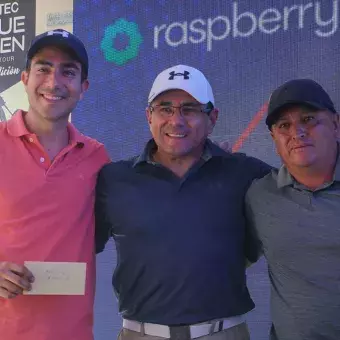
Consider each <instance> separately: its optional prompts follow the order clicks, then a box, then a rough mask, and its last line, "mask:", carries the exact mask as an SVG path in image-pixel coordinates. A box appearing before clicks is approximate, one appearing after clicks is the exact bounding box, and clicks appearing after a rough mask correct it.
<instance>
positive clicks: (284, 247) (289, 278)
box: [246, 159, 340, 340]
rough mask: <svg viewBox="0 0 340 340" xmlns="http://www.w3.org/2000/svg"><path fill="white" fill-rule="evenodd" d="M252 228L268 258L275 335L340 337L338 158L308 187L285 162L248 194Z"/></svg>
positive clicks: (292, 339) (285, 339)
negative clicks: (326, 176)
mask: <svg viewBox="0 0 340 340" xmlns="http://www.w3.org/2000/svg"><path fill="white" fill-rule="evenodd" d="M246 207H247V216H248V219H249V225H250V230H252V229H251V226H252V228H253V231H254V234H255V235H257V237H258V242H259V243H258V245H259V247H262V250H263V253H264V255H265V257H266V259H267V261H268V271H269V277H270V281H271V314H272V329H271V339H273V340H305V339H308V340H321V339H327V340H339V339H340V265H339V264H340V213H339V211H340V160H339V159H338V160H337V164H336V168H335V173H334V180H333V181H332V182H331V183H327V184H325V185H323V186H322V187H320V188H318V189H317V190H314V191H311V190H309V189H308V188H306V187H305V186H303V185H301V184H299V183H298V182H296V181H295V179H294V178H293V177H292V176H291V175H290V174H289V172H288V171H287V169H286V167H285V166H282V167H281V168H280V169H279V170H273V172H272V173H271V174H269V175H267V176H265V177H264V178H262V179H259V180H255V181H254V183H253V184H252V185H251V187H250V189H249V191H248V193H247V196H246Z"/></svg>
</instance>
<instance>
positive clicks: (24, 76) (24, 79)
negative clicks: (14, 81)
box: [21, 70, 29, 87]
mask: <svg viewBox="0 0 340 340" xmlns="http://www.w3.org/2000/svg"><path fill="white" fill-rule="evenodd" d="M28 77H29V71H27V70H25V71H22V72H21V81H22V82H23V84H24V86H25V87H26V86H27V83H28Z"/></svg>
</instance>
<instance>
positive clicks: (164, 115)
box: [146, 90, 218, 158]
mask: <svg viewBox="0 0 340 340" xmlns="http://www.w3.org/2000/svg"><path fill="white" fill-rule="evenodd" d="M150 107H151V109H150ZM150 107H149V108H147V110H146V114H147V119H148V122H149V125H150V130H151V133H152V136H153V138H154V140H155V142H156V144H157V146H158V151H157V152H158V153H160V154H162V155H164V156H166V157H173V158H181V157H187V156H189V157H190V156H194V155H197V154H200V153H201V151H202V150H203V145H204V143H205V141H206V138H207V136H208V135H209V134H210V133H211V132H212V131H213V128H214V125H215V123H216V120H217V113H218V111H217V110H216V109H213V110H212V111H211V112H210V113H206V112H202V108H204V107H205V106H204V105H202V104H200V103H199V102H198V101H197V100H196V99H195V98H193V97H192V96H191V95H190V94H188V93H187V92H185V91H182V90H170V91H166V92H163V93H161V94H160V95H159V96H157V97H156V98H155V100H154V101H153V102H152V103H151V105H150ZM172 107H175V108H172ZM179 107H183V108H182V109H181V111H182V112H180V109H179ZM171 110H174V112H173V114H172V115H171V114H168V113H169V112H170V111H171Z"/></svg>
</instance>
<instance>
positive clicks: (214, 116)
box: [208, 109, 218, 134]
mask: <svg viewBox="0 0 340 340" xmlns="http://www.w3.org/2000/svg"><path fill="white" fill-rule="evenodd" d="M217 118H218V109H212V111H211V112H210V113H209V128H208V129H209V131H208V132H209V134H210V133H212V132H213V130H214V127H215V125H216V121H217Z"/></svg>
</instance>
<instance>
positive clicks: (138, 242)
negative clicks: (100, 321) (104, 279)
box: [96, 140, 270, 325]
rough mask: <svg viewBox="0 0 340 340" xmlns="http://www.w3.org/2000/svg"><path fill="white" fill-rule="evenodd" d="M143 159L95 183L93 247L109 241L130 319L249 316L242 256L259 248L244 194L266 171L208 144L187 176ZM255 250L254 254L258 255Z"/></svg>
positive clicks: (116, 167)
mask: <svg viewBox="0 0 340 340" xmlns="http://www.w3.org/2000/svg"><path fill="white" fill-rule="evenodd" d="M155 147H156V146H155V143H154V141H153V140H151V141H150V142H149V143H148V144H147V146H146V147H145V150H144V152H143V154H142V155H140V156H139V157H137V158H134V159H132V160H129V161H120V162H117V163H112V164H109V165H107V166H105V167H104V168H103V170H102V171H101V173H100V175H99V178H98V185H97V199H96V249H97V252H100V251H102V250H103V249H104V247H105V243H106V242H107V240H108V238H109V237H110V236H113V238H114V240H115V243H116V249H117V254H118V257H117V258H118V263H117V267H116V269H115V272H114V275H113V286H114V289H115V292H116V294H117V296H118V300H119V310H120V313H121V314H122V316H123V317H124V318H126V319H130V320H136V321H140V322H150V323H156V324H164V325H188V324H194V323H199V322H204V321H208V320H213V319H218V318H228V317H231V316H237V315H242V314H245V313H246V312H248V311H250V310H251V309H252V308H253V307H254V303H253V301H252V300H251V298H250V296H249V292H248V289H247V286H246V275H245V259H246V257H247V258H248V259H249V260H250V261H252V260H253V259H254V255H255V256H256V252H255V253H254V249H253V248H254V247H253V242H252V240H251V238H250V237H249V236H248V233H247V229H246V224H245V216H244V196H245V193H246V190H247V189H248V187H249V185H250V184H251V182H252V180H253V179H254V178H259V177H263V176H264V175H265V174H267V173H268V172H269V171H270V167H269V166H268V165H267V164H265V163H263V162H261V161H259V160H257V159H255V158H251V157H247V156H245V155H243V154H228V153H226V152H224V151H223V150H222V149H220V148H219V147H217V146H216V145H215V144H213V143H212V142H210V141H208V142H207V143H206V146H205V151H204V153H203V155H202V157H201V159H200V161H199V162H198V163H196V164H195V165H193V166H192V168H191V169H190V170H189V171H188V172H187V174H186V175H185V176H184V177H183V178H178V177H177V176H175V175H174V174H173V173H172V172H171V171H170V170H169V169H167V168H165V167H163V166H162V165H160V164H157V163H154V162H153V161H152V157H150V154H151V153H152V152H153V150H154V149H155ZM255 250H256V248H255Z"/></svg>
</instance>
